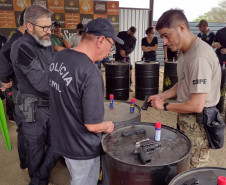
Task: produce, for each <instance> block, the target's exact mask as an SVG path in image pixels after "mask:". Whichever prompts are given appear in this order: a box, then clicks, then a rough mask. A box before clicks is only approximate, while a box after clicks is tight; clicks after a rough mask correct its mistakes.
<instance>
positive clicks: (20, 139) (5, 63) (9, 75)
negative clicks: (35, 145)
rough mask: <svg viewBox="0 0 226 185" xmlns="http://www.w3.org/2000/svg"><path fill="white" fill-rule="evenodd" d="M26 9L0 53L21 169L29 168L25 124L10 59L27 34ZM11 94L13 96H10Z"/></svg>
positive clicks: (8, 107)
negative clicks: (23, 131) (14, 45)
mask: <svg viewBox="0 0 226 185" xmlns="http://www.w3.org/2000/svg"><path fill="white" fill-rule="evenodd" d="M25 10H26V9H24V10H23V11H22V13H21V14H20V17H19V21H18V22H19V28H18V29H16V30H15V33H14V34H13V35H12V36H11V37H10V38H9V39H8V40H7V42H6V43H5V44H4V46H3V47H2V49H1V51H0V66H1V70H0V80H1V81H2V82H3V86H4V87H5V89H4V90H5V92H6V94H7V95H6V109H7V112H8V110H11V111H12V113H10V114H8V115H9V119H10V120H12V119H13V120H15V122H16V124H17V127H18V128H17V134H18V135H17V147H18V154H19V159H20V167H21V169H25V168H27V163H26V148H25V141H24V135H23V133H22V129H21V125H22V122H23V119H22V114H21V112H20V110H19V106H18V105H17V104H16V102H15V97H16V95H17V90H18V87H17V79H16V75H15V73H14V70H13V64H12V61H11V58H10V53H11V52H12V50H11V47H12V44H13V43H14V42H15V41H16V40H17V39H19V38H20V37H22V36H23V34H24V32H25V24H24V12H25ZM10 94H11V95H10Z"/></svg>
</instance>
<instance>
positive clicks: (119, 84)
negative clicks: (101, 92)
mask: <svg viewBox="0 0 226 185" xmlns="http://www.w3.org/2000/svg"><path fill="white" fill-rule="evenodd" d="M129 73H130V70H129V64H128V63H127V64H124V63H120V62H114V63H113V64H111V63H107V64H106V66H105V78H106V97H105V98H106V99H107V100H108V99H109V95H110V94H114V99H115V100H128V99H129Z"/></svg>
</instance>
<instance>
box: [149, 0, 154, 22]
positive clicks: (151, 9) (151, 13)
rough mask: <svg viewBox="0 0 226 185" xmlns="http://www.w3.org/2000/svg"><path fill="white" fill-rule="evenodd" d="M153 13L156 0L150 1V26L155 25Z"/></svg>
mask: <svg viewBox="0 0 226 185" xmlns="http://www.w3.org/2000/svg"><path fill="white" fill-rule="evenodd" d="M153 12H154V0H150V5H149V22H148V24H149V26H152V25H153Z"/></svg>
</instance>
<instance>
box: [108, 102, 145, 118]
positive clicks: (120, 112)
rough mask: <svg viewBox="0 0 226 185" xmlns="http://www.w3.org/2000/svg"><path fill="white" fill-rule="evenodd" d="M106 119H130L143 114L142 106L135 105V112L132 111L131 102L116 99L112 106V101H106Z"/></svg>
mask: <svg viewBox="0 0 226 185" xmlns="http://www.w3.org/2000/svg"><path fill="white" fill-rule="evenodd" d="M104 111H105V113H104V120H105V121H109V120H110V121H113V122H123V121H129V120H132V119H134V118H136V117H137V116H140V114H141V108H140V107H139V106H138V105H136V104H135V105H134V112H133V113H131V112H130V102H126V101H115V100H114V108H113V109H111V108H110V101H105V102H104Z"/></svg>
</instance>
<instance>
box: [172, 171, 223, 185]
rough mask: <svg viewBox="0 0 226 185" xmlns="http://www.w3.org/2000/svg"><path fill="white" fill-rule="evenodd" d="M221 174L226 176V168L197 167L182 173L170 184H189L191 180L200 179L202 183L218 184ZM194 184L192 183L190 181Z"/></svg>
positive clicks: (207, 184)
mask: <svg viewBox="0 0 226 185" xmlns="http://www.w3.org/2000/svg"><path fill="white" fill-rule="evenodd" d="M219 176H224V177H226V168H218V167H204V168H195V169H192V170H189V171H186V172H183V173H180V174H179V175H177V176H176V177H174V179H173V180H172V181H171V182H170V183H169V185H183V184H189V183H188V182H189V181H190V182H191V181H193V182H195V181H198V182H199V183H198V184H200V185H217V179H218V177H219ZM190 184H192V183H190ZM193 184H195V183H193Z"/></svg>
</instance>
